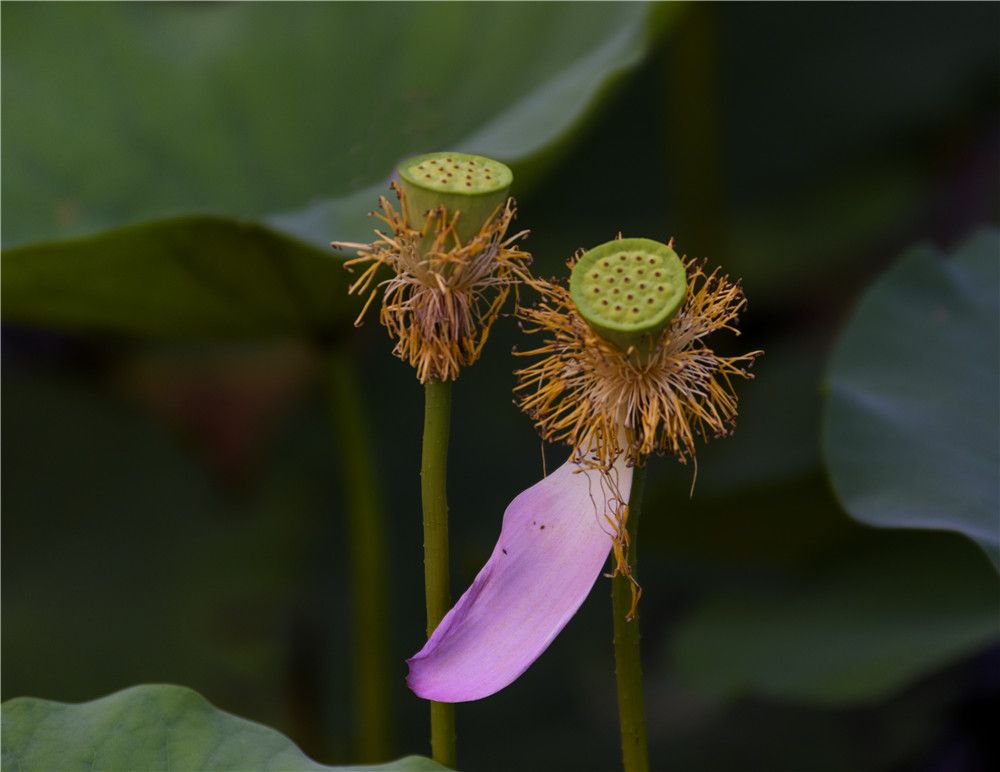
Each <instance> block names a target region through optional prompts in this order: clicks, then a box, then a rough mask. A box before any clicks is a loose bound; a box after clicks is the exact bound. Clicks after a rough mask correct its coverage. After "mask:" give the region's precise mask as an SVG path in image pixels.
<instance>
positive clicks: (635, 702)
mask: <svg viewBox="0 0 1000 772" xmlns="http://www.w3.org/2000/svg"><path fill="white" fill-rule="evenodd" d="M568 266H569V267H570V269H571V277H570V281H569V288H568V289H567V288H566V287H565V286H563V285H561V284H559V283H557V282H555V281H551V282H550V281H545V280H540V279H534V278H529V279H528V280H527V283H528V285H529V286H530V287H531V288H532V289H533V290H535V291H536V292H537V293H538V294H539V295H540V300H539V301H538V302H537V303H536V304H535V305H534V306H530V307H521V308H519V309H518V316H519V318H520V320H521V322H522V325H523V326H524V327H525V331H526V332H528V333H532V334H541V335H543V336H546V337H545V339H544V341H543V342H542V343H541V345H540V346H538V347H537V348H534V349H531V350H529V351H524V352H520V353H521V355H522V356H526V357H532V358H535V361H533V362H532V363H531V364H529V365H528V366H527V367H525V368H522V369H520V370H518V372H517V376H518V379H519V383H518V385H517V387H516V389H515V391H516V395H517V402H518V404H519V405H520V406H521V408H522V409H523V410H524V411H525V412H526V413H527V414H528V415H529V416H530V417H531V419H532V420H533V421H534V423H535V425H536V427H537V429H538V431H539V434H540V435H541V436H542V438H543V439H545V440H548V441H555V442H561V443H565V444H567V445H569V447H570V457H569V459H568V460H567V461H566V462H565V463H564V464H563V465H562V466H560V467H559V468H558V469H557V470H555V471H554V472H553V473H552V474H550V475H548V476H547V477H545V478H544V479H543V480H542V481H541V482H539V483H537V484H535V485H533V486H532V487H531V488H529V489H528V490H526V491H524V492H522V493H521V494H520V495H518V496H517V497H516V498H515V499H514V501H513V502H511V504H510V506H509V507H508V508H507V511H506V512H505V514H504V518H503V526H502V529H501V533H500V538H499V540H498V542H497V544H496V547H495V548H494V550H493V553H492V555H491V556H490V559H489V560H488V561H487V563H486V565H485V566H484V567H483V569H482V571H480V573H479V575H478V576H477V577H476V579H475V581H474V582H473V584H472V586H471V587H470V588H469V589H468V590H467V591H466V592H465V594H464V595H463V596H462V597H461V599H460V600H459V601H458V603H457V604H456V605H455V606H454V608H452V609H451V611H449V612H448V614H447V615H446V616H445V617H444V619H443V620H442V622H441V624H440V625H439V626H438V628H437V629H436V630H435V631H434V633H433V635H431V637H430V639H429V640H428V641H427V644H426V645H425V646H424V647H423V649H421V651H420V652H418V653H417V654H416V655H415V656H413V657H412V658H411V659H410V660H409V665H410V674H409V678H408V683H409V685H410V688H412V689H413V690H414V692H416V693H417V694H418V695H420V696H422V697H426V698H428V699H434V700H439V701H446V702H464V701H467V700H475V699H480V698H482V697H486V696H488V695H490V694H493V693H495V692H496V691H498V690H500V689H502V688H504V687H505V686H507V685H508V684H510V683H511V682H512V681H513V680H514V679H516V678H517V677H518V676H519V675H521V674H522V673H523V672H524V671H525V670H526V669H527V668H528V667H529V666H530V665H531V663H532V662H534V661H535V659H537V658H538V657H539V656H540V655H541V654H542V652H543V651H545V649H546V648H547V647H548V646H549V644H550V643H551V642H552V641H553V639H554V638H555V637H556V635H558V633H559V632H560V631H561V630H562V628H563V627H564V626H565V625H566V623H567V622H568V621H569V620H570V618H571V617H572V616H573V614H574V613H576V611H577V609H578V608H579V607H580V605H581V604H582V603H583V601H584V599H585V598H586V597H587V595H588V594H589V592H590V590H591V588H592V587H593V585H594V583H595V582H596V580H597V578H598V577H599V576H600V573H601V570H602V568H603V567H604V565H605V564H606V562H607V559H608V555H609V554H610V553H613V554H614V567H613V571H612V574H611V576H612V612H613V616H614V645H615V672H616V675H617V682H618V709H619V718H620V723H621V736H622V754H623V761H624V767H625V769H626V770H630V771H632V770H647V769H649V759H648V752H647V748H646V729H645V719H644V708H643V695H642V669H641V663H640V657H639V630H638V618H637V612H636V608H637V605H638V602H639V596H640V594H641V590H640V586H639V582H638V579H637V545H638V525H639V515H640V510H641V498H642V489H643V484H644V479H645V468H646V462H647V459H648V457H649V455H650V454H652V453H654V452H669V453H671V454H673V455H675V456H677V457H678V458H679V459H681V460H682V461H684V460H686V459H688V458H690V457H693V454H694V442H695V437H696V436H701V437H705V438H707V437H709V436H721V435H724V434H727V433H728V432H729V431H730V430H731V428H732V427H733V424H734V421H735V418H736V407H737V400H736V395H735V393H734V391H733V384H732V381H733V379H734V378H746V377H749V373H748V372H747V368H748V367H749V366H750V365H751V364H752V362H753V360H754V358H755V357H756V356H757V355H758V354H760V353H761V352H752V353H750V354H744V355H740V356H735V357H724V356H719V355H717V354H716V353H715V352H714V351H712V349H710V348H709V347H708V346H707V345H706V343H705V341H704V339H705V337H706V336H707V335H709V334H710V333H712V332H715V331H717V330H722V329H727V330H730V331H733V332H737V331H736V329H735V327H734V324H735V321H736V318H737V315H738V314H739V312H740V311H741V310H742V309H743V307H744V305H745V299H744V297H743V294H742V292H741V289H740V287H739V285H738V284H736V283H733V282H731V281H730V280H729V279H728V277H726V276H724V275H722V274H720V273H719V271H718V270H715V271H713V272H711V273H710V274H706V273H705V269H704V266H703V264H702V263H699V262H697V261H694V260H687V261H685V260H682V259H681V258H680V257H679V256H678V255H677V253H676V252H675V251H674V249H673V243H672V242H671V243H670V244H662V243H658V242H655V241H652V240H649V239H640V238H630V239H623V238H621V237H620V236H619V238H618V239H615V240H613V241H609V242H607V243H605V244H601V245H600V246H598V247H595V248H593V249H591V250H589V251H586V252H584V251H582V250H581V251H580V252H579V253H578V254H577V255H575V256H574V258H573V259H572V260H570V262H569V264H568Z"/></svg>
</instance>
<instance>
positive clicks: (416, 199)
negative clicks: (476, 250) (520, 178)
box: [397, 152, 514, 242]
mask: <svg viewBox="0 0 1000 772" xmlns="http://www.w3.org/2000/svg"><path fill="white" fill-rule="evenodd" d="M397 171H398V172H399V179H400V183H401V185H402V188H403V191H404V192H405V194H406V197H407V202H408V207H409V212H410V219H411V220H412V221H413V222H411V225H413V226H414V227H419V225H420V224H421V223H422V222H423V218H424V216H425V214H426V213H427V211H428V210H430V209H433V208H435V207H442V206H443V207H444V208H445V209H446V210H447V211H448V212H449V213H450V214H454V213H455V212H456V211H457V212H461V215H460V216H459V220H458V224H457V226H456V230H457V232H458V236H459V238H460V239H461V240H462V241H463V242H465V241H468V240H469V239H471V238H472V237H473V236H475V235H476V233H478V232H479V229H480V228H482V226H483V224H484V223H485V222H486V220H487V219H488V218H489V216H490V215H491V214H492V213H493V212H494V211H495V210H496V208H497V207H498V206H500V205H502V204H503V202H504V201H505V200H506V198H507V194H508V193H509V192H510V186H511V182H513V179H514V175H513V174H512V173H511V170H510V169H509V168H508V167H507V166H505V165H504V164H502V163H500V162H499V161H494V160H493V159H492V158H486V157H485V156H481V155H472V154H470V153H448V152H442V153H427V154H425V155H419V156H416V157H414V158H408V159H406V160H405V161H403V162H402V163H401V164H399V166H398V168H397Z"/></svg>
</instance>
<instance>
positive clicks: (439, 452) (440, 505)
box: [420, 380, 456, 768]
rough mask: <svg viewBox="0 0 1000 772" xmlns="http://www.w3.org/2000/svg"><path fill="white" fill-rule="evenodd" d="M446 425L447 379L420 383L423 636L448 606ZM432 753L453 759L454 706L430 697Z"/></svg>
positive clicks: (444, 759) (452, 762)
mask: <svg viewBox="0 0 1000 772" xmlns="http://www.w3.org/2000/svg"><path fill="white" fill-rule="evenodd" d="M450 425H451V383H450V382H448V381H437V380H429V381H427V383H425V384H424V441H423V457H422V461H421V465H420V484H421V498H422V501H423V509H424V589H425V597H426V599H427V637H428V638H430V636H431V634H432V633H433V632H434V628H436V627H437V626H438V623H439V622H440V621H441V618H442V617H443V616H444V615H445V614H446V613H447V611H448V609H449V608H450V607H451V589H450V586H449V580H448V496H447V464H448V433H449V429H450ZM430 705H431V754H432V756H433V757H434V760H435V761H437V762H439V763H440V764H443V765H445V766H446V767H451V768H454V767H455V765H456V752H455V706H454V705H451V704H448V703H444V702H431V704H430Z"/></svg>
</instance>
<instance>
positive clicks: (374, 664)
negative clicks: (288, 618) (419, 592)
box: [327, 350, 392, 762]
mask: <svg viewBox="0 0 1000 772" xmlns="http://www.w3.org/2000/svg"><path fill="white" fill-rule="evenodd" d="M327 364H328V368H327V375H328V395H329V403H330V411H331V418H332V420H333V423H334V429H335V431H334V436H335V438H336V441H337V444H338V455H339V458H340V478H339V479H340V484H341V485H342V486H343V490H344V496H345V498H346V502H345V504H346V510H347V513H346V518H347V543H348V549H347V556H348V571H349V574H350V590H351V651H352V668H351V670H352V680H353V684H352V687H353V699H354V721H355V744H356V748H355V752H356V754H357V756H358V760H359V761H363V762H374V761H385V760H386V758H389V757H390V756H391V755H392V748H391V747H390V743H391V740H390V735H391V720H390V707H389V699H388V695H389V691H388V685H389V679H388V666H389V657H388V650H387V649H388V642H389V630H388V619H389V613H388V602H387V599H388V594H387V591H386V584H387V582H386V579H387V572H388V570H389V560H388V556H387V549H386V539H385V528H384V517H383V511H382V503H381V501H380V499H379V495H378V485H377V484H376V474H375V469H374V465H373V464H372V454H371V448H370V447H369V446H368V438H369V436H370V432H369V430H368V426H367V422H366V416H365V411H364V395H363V392H362V390H361V388H360V385H359V383H358V375H357V372H356V370H355V367H354V364H353V362H352V361H351V358H350V356H349V355H347V354H346V353H343V352H341V351H337V350H334V351H332V352H330V353H329V354H328V360H327Z"/></svg>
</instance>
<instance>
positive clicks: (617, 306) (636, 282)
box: [569, 239, 687, 349]
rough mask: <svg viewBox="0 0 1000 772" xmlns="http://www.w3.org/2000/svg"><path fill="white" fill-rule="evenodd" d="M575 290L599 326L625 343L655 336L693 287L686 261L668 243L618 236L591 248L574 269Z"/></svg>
mask: <svg viewBox="0 0 1000 772" xmlns="http://www.w3.org/2000/svg"><path fill="white" fill-rule="evenodd" d="M569 287H570V295H571V297H572V299H573V303H574V305H575V306H576V308H577V310H578V311H579V312H580V315H581V316H582V317H583V318H584V319H585V320H586V321H587V324H589V325H590V326H591V327H592V328H593V329H594V331H595V332H597V333H598V334H599V335H601V336H602V337H604V338H605V339H607V340H609V341H611V342H612V343H614V344H616V345H617V346H619V347H620V348H622V349H627V348H628V347H629V346H632V345H639V344H640V343H641V341H642V339H643V337H644V336H646V335H650V336H655V335H656V334H657V333H658V332H659V331H660V330H662V329H663V327H664V326H666V324H667V322H669V321H670V318H671V317H672V316H673V315H674V314H675V313H677V310H678V309H679V308H680V307H681V303H683V301H684V295H685V293H686V292H687V276H686V272H685V270H684V263H683V262H681V259H680V258H679V257H678V256H677V253H676V252H674V250H673V249H672V248H671V247H670V246H669V245H667V244H661V243H660V242H658V241H653V240H652V239H617V240H615V241H608V242H606V243H604V244H601V245H600V246H597V247H594V248H593V249H591V250H589V251H588V252H585V253H584V254H583V255H582V256H581V257H580V259H579V260H577V262H576V265H575V266H574V267H573V272H572V274H571V275H570V283H569Z"/></svg>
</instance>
